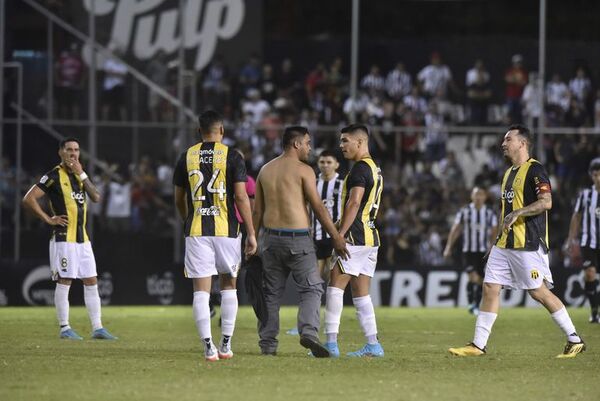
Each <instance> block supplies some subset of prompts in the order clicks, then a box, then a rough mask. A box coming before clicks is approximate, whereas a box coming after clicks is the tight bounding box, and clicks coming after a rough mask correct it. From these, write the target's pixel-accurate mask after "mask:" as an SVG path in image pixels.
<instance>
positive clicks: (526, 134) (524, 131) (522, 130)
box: [508, 124, 533, 143]
mask: <svg viewBox="0 0 600 401" xmlns="http://www.w3.org/2000/svg"><path fill="white" fill-rule="evenodd" d="M508 130H509V131H517V132H518V133H519V135H521V136H522V137H523V138H525V139H526V140H527V142H529V143H531V142H532V139H533V135H532V133H531V131H530V130H529V128H527V127H526V126H524V125H523V124H513V125H511V126H510V127H508Z"/></svg>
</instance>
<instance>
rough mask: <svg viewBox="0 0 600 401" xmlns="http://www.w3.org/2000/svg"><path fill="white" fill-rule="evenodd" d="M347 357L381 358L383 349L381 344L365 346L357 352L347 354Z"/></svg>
mask: <svg viewBox="0 0 600 401" xmlns="http://www.w3.org/2000/svg"><path fill="white" fill-rule="evenodd" d="M348 356H350V357H359V358H360V357H364V356H371V357H383V347H382V346H381V344H379V343H377V344H365V345H364V347H362V348H361V349H359V350H358V351H354V352H348Z"/></svg>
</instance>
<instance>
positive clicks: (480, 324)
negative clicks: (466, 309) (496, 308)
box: [473, 312, 498, 349]
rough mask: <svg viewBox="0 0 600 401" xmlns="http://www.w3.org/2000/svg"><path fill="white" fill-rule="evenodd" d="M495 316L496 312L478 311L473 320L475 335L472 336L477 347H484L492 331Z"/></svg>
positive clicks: (496, 315)
mask: <svg viewBox="0 0 600 401" xmlns="http://www.w3.org/2000/svg"><path fill="white" fill-rule="evenodd" d="M497 317H498V314H497V313H492V312H479V315H478V316H477V320H476V322H475V335H474V336H473V344H475V346H476V347H477V348H480V349H484V348H485V346H486V344H487V342H488V339H489V338H490V334H491V333H492V326H493V325H494V322H495V321H496V318H497Z"/></svg>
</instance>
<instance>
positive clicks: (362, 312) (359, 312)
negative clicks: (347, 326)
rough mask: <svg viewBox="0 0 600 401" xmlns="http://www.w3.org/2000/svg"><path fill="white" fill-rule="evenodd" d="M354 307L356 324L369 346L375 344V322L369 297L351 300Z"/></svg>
mask: <svg viewBox="0 0 600 401" xmlns="http://www.w3.org/2000/svg"><path fill="white" fill-rule="evenodd" d="M352 302H353V303H354V306H355V307H356V317H357V318H358V323H360V327H361V328H362V330H363V333H364V334H365V337H366V338H367V342H368V343H369V344H377V321H376V320H375V309H373V302H372V301H371V296H370V295H365V296H364V297H358V298H352Z"/></svg>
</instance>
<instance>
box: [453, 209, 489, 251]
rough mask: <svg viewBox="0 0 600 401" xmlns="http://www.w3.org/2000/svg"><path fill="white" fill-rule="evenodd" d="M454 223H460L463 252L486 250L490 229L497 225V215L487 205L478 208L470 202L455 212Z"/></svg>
mask: <svg viewBox="0 0 600 401" xmlns="http://www.w3.org/2000/svg"><path fill="white" fill-rule="evenodd" d="M454 224H462V229H463V233H462V241H463V247H462V251H463V252H487V250H488V249H489V245H490V230H491V229H492V227H495V226H497V225H498V217H496V214H495V213H494V211H493V210H492V209H491V208H490V207H488V206H487V205H483V206H482V207H481V208H479V210H478V209H477V208H476V207H475V204H474V203H472V202H471V203H469V204H468V205H467V206H465V207H463V208H462V209H460V211H459V212H458V213H456V217H455V219H454Z"/></svg>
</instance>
